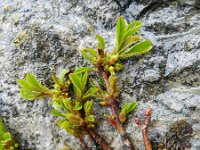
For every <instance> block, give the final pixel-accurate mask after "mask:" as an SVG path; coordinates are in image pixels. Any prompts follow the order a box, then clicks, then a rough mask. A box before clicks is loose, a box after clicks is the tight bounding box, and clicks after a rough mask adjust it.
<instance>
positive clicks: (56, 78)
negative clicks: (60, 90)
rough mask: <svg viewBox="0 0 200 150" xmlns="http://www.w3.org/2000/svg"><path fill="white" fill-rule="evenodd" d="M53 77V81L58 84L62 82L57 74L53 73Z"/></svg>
mask: <svg viewBox="0 0 200 150" xmlns="http://www.w3.org/2000/svg"><path fill="white" fill-rule="evenodd" d="M52 79H53V81H54V82H55V84H57V85H59V84H60V81H59V79H58V77H56V75H55V74H52Z"/></svg>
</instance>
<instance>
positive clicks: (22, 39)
mask: <svg viewBox="0 0 200 150" xmlns="http://www.w3.org/2000/svg"><path fill="white" fill-rule="evenodd" d="M30 39H31V36H30V34H29V33H28V32H27V30H23V31H22V32H21V33H20V34H19V35H18V36H16V38H15V40H14V43H15V46H16V47H17V48H20V47H21V45H22V44H23V43H24V42H25V41H27V40H30Z"/></svg>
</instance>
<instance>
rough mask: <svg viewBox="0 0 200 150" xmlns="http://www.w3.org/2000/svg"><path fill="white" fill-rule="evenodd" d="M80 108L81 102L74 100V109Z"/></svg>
mask: <svg viewBox="0 0 200 150" xmlns="http://www.w3.org/2000/svg"><path fill="white" fill-rule="evenodd" d="M81 109H82V104H81V103H80V102H79V101H76V102H75V106H74V110H81Z"/></svg>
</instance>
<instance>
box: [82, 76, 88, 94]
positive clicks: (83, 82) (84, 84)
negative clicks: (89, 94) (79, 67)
mask: <svg viewBox="0 0 200 150" xmlns="http://www.w3.org/2000/svg"><path fill="white" fill-rule="evenodd" d="M87 77H88V74H87V72H85V73H84V74H83V77H82V80H81V82H82V86H81V89H82V93H83V92H84V90H85V86H86V83H87Z"/></svg>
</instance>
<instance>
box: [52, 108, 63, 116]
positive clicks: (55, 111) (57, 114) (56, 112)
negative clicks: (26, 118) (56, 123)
mask: <svg viewBox="0 0 200 150" xmlns="http://www.w3.org/2000/svg"><path fill="white" fill-rule="evenodd" d="M51 114H52V115H53V116H56V117H64V116H63V114H62V113H61V112H59V111H58V110H56V109H53V110H51Z"/></svg>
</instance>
